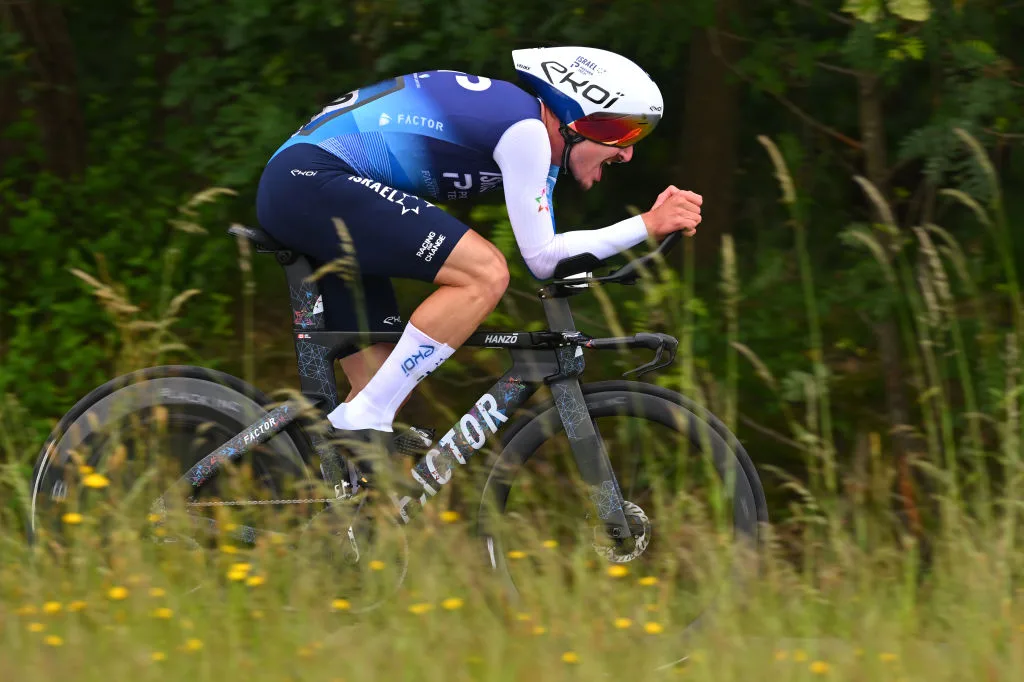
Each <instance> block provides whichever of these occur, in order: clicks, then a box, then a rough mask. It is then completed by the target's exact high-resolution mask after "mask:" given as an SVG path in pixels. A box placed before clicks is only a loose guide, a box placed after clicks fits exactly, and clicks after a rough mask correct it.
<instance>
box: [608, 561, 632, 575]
mask: <svg viewBox="0 0 1024 682" xmlns="http://www.w3.org/2000/svg"><path fill="white" fill-rule="evenodd" d="M608 575H610V576H611V577H613V578H624V577H626V576H627V575H629V569H628V568H626V567H625V566H623V565H622V564H612V565H611V566H609V567H608Z"/></svg>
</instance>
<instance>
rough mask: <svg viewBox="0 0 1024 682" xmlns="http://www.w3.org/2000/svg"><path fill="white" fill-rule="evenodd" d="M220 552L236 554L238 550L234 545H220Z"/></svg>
mask: <svg viewBox="0 0 1024 682" xmlns="http://www.w3.org/2000/svg"><path fill="white" fill-rule="evenodd" d="M220 551H222V552H224V553H225V554H238V548H237V547H235V546H234V545H221V546H220Z"/></svg>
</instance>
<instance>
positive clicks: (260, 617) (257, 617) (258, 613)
mask: <svg viewBox="0 0 1024 682" xmlns="http://www.w3.org/2000/svg"><path fill="white" fill-rule="evenodd" d="M249 615H251V616H252V618H253V620H263V612H262V611H260V610H259V609H256V610H255V611H253V612H252V613H251V614H249Z"/></svg>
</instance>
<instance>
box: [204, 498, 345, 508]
mask: <svg viewBox="0 0 1024 682" xmlns="http://www.w3.org/2000/svg"><path fill="white" fill-rule="evenodd" d="M336 499H337V498H334V497H319V498H314V497H307V498H305V499H300V500H217V501H214V502H187V503H185V506H186V507H243V506H251V505H255V504H316V503H318V502H334V501H336Z"/></svg>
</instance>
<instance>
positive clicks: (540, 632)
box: [533, 625, 548, 635]
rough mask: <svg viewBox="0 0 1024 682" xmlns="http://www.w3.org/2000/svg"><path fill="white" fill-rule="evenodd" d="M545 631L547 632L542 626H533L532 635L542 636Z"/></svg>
mask: <svg viewBox="0 0 1024 682" xmlns="http://www.w3.org/2000/svg"><path fill="white" fill-rule="evenodd" d="M547 631H548V629H547V628H546V627H544V626H543V625H534V626H533V634H535V635H543V634H544V633H545V632H547Z"/></svg>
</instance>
